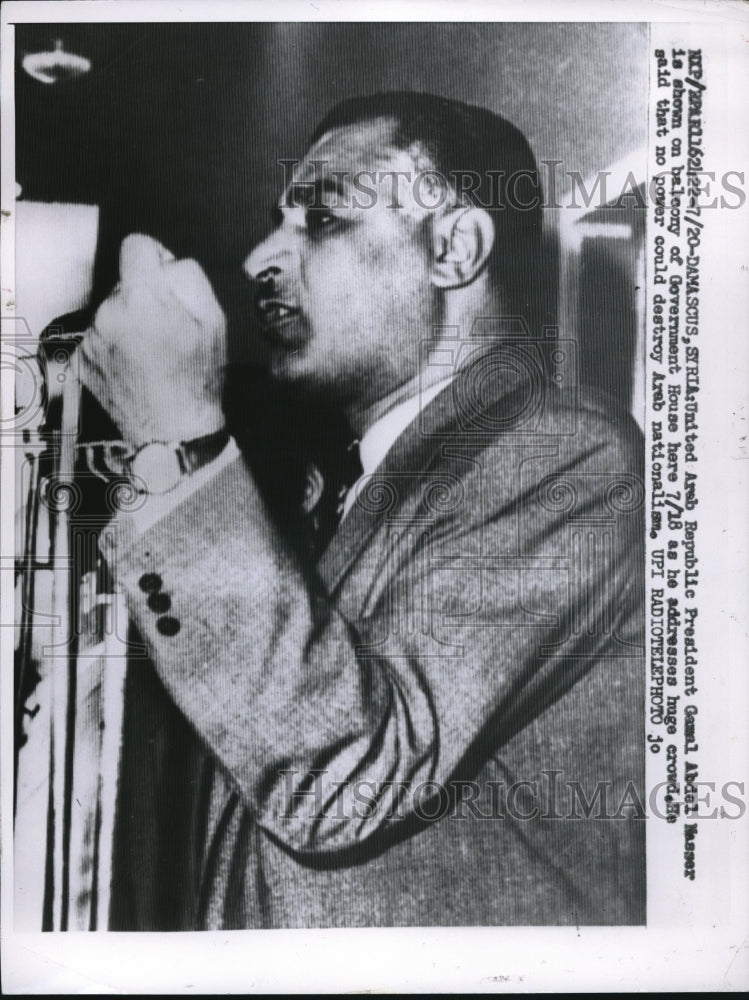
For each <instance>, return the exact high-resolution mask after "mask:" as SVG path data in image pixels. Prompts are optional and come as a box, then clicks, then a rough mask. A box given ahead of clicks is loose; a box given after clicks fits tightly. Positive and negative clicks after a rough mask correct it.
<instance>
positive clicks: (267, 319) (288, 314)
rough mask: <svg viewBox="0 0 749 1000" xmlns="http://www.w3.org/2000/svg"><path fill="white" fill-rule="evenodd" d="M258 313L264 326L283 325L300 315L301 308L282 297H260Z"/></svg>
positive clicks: (257, 304) (257, 303)
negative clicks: (281, 298) (289, 303)
mask: <svg viewBox="0 0 749 1000" xmlns="http://www.w3.org/2000/svg"><path fill="white" fill-rule="evenodd" d="M255 305H256V309H257V314H258V316H259V318H260V320H261V322H262V323H263V325H264V326H281V325H282V324H283V323H284V322H286V321H287V320H290V319H293V318H294V317H295V316H298V315H299V310H298V309H295V308H294V307H293V306H290V305H288V303H286V302H282V301H281V300H280V299H258V300H257V302H256V304H255Z"/></svg>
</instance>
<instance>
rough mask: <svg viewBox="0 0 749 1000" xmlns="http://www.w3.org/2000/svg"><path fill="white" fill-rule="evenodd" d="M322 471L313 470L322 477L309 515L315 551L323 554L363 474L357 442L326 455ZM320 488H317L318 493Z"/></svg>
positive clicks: (313, 487) (351, 442)
mask: <svg viewBox="0 0 749 1000" xmlns="http://www.w3.org/2000/svg"><path fill="white" fill-rule="evenodd" d="M321 466H322V468H321V469H320V470H319V472H318V470H317V468H314V471H313V485H312V489H313V490H314V489H315V486H314V474H315V473H317V475H320V476H321V477H322V488H321V492H320V493H319V499H318V500H317V502H316V503H315V504H314V505H313V506H312V508H311V510H310V513H309V516H310V520H311V524H312V528H313V533H314V550H315V552H316V553H317V554H320V553H321V552H322V551H323V550H324V549H325V548H326V547H327V545H328V542H329V541H330V539H331V538H332V537H333V535H334V534H335V531H336V529H337V527H338V525H339V524H340V522H341V518H342V517H343V509H344V505H345V503H346V497H347V496H348V493H349V490H350V489H351V487H352V486H353V485H354V483H355V482H356V481H357V479H359V477H360V476H361V475H362V473H363V471H364V470H363V469H362V464H361V458H360V456H359V442H358V440H356V439H355V440H353V441H350V442H349V444H348V445H347V446H346V448H345V449H343V450H340V451H337V452H335V453H333V454H332V455H329V456H327V459H326V461H325V463H324V465H323V463H321ZM319 490H320V487H319V486H318V492H319Z"/></svg>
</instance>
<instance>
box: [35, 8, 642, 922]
mask: <svg viewBox="0 0 749 1000" xmlns="http://www.w3.org/2000/svg"><path fill="white" fill-rule="evenodd" d="M16 37H17V56H18V58H17V74H16V125H17V129H16V131H17V135H16V155H17V180H18V182H19V184H20V185H21V188H22V192H23V193H22V198H23V200H28V201H35V202H42V203H44V202H53V201H62V202H84V203H89V204H97V205H99V206H100V225H99V248H98V261H97V269H96V275H95V287H94V297H95V299H96V298H98V299H101V298H103V297H104V296H105V295H106V294H107V293H108V291H109V289H110V288H111V286H112V285H113V284H114V282H115V281H116V262H117V253H118V249H119V244H120V241H121V239H122V237H123V236H124V235H126V234H127V233H129V232H133V231H141V232H146V233H149V234H152V235H154V236H155V237H157V238H158V239H160V240H161V241H162V242H164V243H165V244H166V245H167V246H169V248H170V249H171V250H172V251H173V252H174V253H175V254H177V255H178V256H181V255H190V256H194V257H197V258H198V260H200V262H201V263H202V264H203V265H204V266H205V268H206V269H207V271H208V273H209V275H210V277H211V279H212V280H213V283H214V287H215V288H216V291H217V292H218V294H219V297H220V298H221V299H222V302H223V304H224V305H225V307H226V309H227V312H228V314H229V319H230V331H231V336H232V347H233V352H234V356H235V357H236V358H239V359H243V358H244V359H248V360H252V359H255V360H257V359H258V358H259V351H258V348H257V345H256V340H255V339H254V336H253V330H252V323H251V319H250V314H249V310H248V308H247V307H248V302H247V290H248V289H247V285H246V282H245V281H244V279H243V277H242V275H241V270H240V264H241V261H242V259H243V258H244V256H245V255H246V253H247V252H248V251H249V249H250V248H251V247H252V245H253V244H254V243H255V242H256V241H257V240H258V239H260V238H261V237H262V236H263V235H264V233H265V232H266V230H267V228H268V225H269V211H268V210H269V207H270V205H271V203H272V202H273V200H274V199H275V198H276V197H277V195H278V193H279V188H280V184H281V180H282V171H281V168H280V166H279V165H278V160H279V159H281V158H290V157H298V156H301V155H302V153H303V152H304V148H305V145H306V140H307V137H308V136H309V134H310V132H311V131H312V129H313V127H314V125H315V122H316V121H317V119H318V118H319V117H320V115H321V114H322V113H323V112H324V111H325V110H327V109H328V108H329V107H330V105H331V104H332V103H334V102H335V101H336V100H338V99H341V98H344V97H348V96H352V95H354V94H357V93H367V92H372V91H375V90H382V89H396V88H403V89H414V90H429V91H434V92H437V93H441V94H444V95H447V96H455V97H458V98H460V99H463V100H467V101H471V102H475V103H478V104H482V105H485V106H488V107H490V108H492V109H493V110H495V111H498V112H499V113H501V114H504V115H505V116H506V117H508V118H509V119H510V120H512V121H513V122H515V123H516V124H517V125H519V126H520V128H521V129H522V130H523V131H524V132H525V133H526V135H527V136H528V138H529V140H530V142H531V145H532V146H533V148H534V151H535V153H536V156H537V158H538V159H539V160H545V159H546V160H558V161H561V164H562V168H563V169H567V170H574V171H578V172H579V173H580V174H581V175H582V176H583V177H587V176H589V175H591V174H593V173H594V172H595V171H596V170H597V169H600V168H603V167H606V166H607V165H609V164H610V163H612V162H614V161H616V160H618V159H620V158H621V157H623V156H624V155H626V154H627V153H629V152H630V151H631V150H633V149H636V148H638V147H639V146H641V145H642V144H643V142H644V139H645V134H644V133H645V123H646V119H645V116H644V114H643V102H644V100H645V96H646V93H647V68H646V67H647V59H646V56H647V28H646V26H644V25H637V24H616V25H614V24H601V23H599V24H563V25H554V24H541V25H533V24H530V25H529V24H457V25H455V24H405V25H404V24H398V25H392V24H366V23H357V24H346V23H341V24H311V23H306V24H257V25H255V24H227V25H222V24H205V25H201V24H190V25H172V24H163V25H157V24H129V25H112V24H109V25H85V24H82V25H57V26H31V25H19V26H17V29H16ZM57 40H60V41H62V43H63V45H64V47H65V48H66V49H67V50H68V51H71V52H74V53H77V54H79V55H82V56H85V57H86V58H88V59H90V60H91V63H92V69H91V71H90V72H89V73H88V74H86V75H84V76H82V77H79V78H78V79H74V80H64V81H61V82H59V83H58V84H55V85H45V84H44V83H41V82H39V81H36V80H34V79H32V78H31V77H29V76H28V75H27V74H26V73H25V72H24V71H23V70H22V69H21V62H22V59H23V56H24V55H25V54H27V53H33V52H39V51H45V50H49V49H51V48H52V47H53V46H54V44H55V42H56V41H57ZM559 193H560V195H561V194H562V192H561V191H560V192H559ZM557 249H558V247H557V243H556V241H555V234H554V231H553V229H552V231H551V232H550V235H549V238H548V240H547V247H546V264H547V275H548V281H547V283H546V286H545V305H544V309H543V310H542V311H541V312H542V318H544V319H546V320H550V321H553V320H554V317H555V304H556V301H555V300H556V285H555V275H556V273H557V268H556V264H557V261H556V259H555V253H556V252H557ZM607 261H608V258H607V259H604V258H603V257H602V256H601V255H600V254H594V257H593V259H588V258H586V259H585V260H584V261H583V262H582V265H583V266H582V268H581V270H582V271H585V270H586V269H587V271H588V272H589V274H590V281H589V282H588V284H589V285H590V288H591V289H592V290H593V291H595V292H596V294H595V296H594V297H593V298H590V297H589V298H585V297H583V299H582V301H583V302H584V303H585V309H586V313H590V315H591V317H593V318H594V319H595V322H596V330H599V331H601V336H603V337H609V335H610V334H611V332H612V330H614V329H616V330H617V331H619V333H621V331H620V330H619V327H615V326H612V325H611V324H607V315H609V314H610V313H611V311H612V310H613V311H614V312H615V313H616V314H617V316H619V318H620V320H621V318H622V317H624V318H625V320H626V323H625V325H628V328H629V327H631V326H632V322H631V317H630V316H629V313H628V312H627V309H629V303H630V300H631V289H630V287H629V285H626V286H625V285H622V284H621V282H618V281H617V279H616V276H615V275H614V274H613V271H615V270H616V267H617V266H618V265H617V264H616V261H613V262H612V263H611V267H609V264H608V262H607ZM612 268H613V271H612ZM617 289H618V290H619V291H617ZM621 289H624V291H621ZM544 310H545V311H544ZM627 317H629V318H627ZM49 318H50V319H52V317H49ZM619 326H621V322H620V323H619ZM625 332H626V331H625ZM630 332H631V330H630ZM597 336H598V334H597ZM630 340H631V337H630ZM607 342H608V341H607ZM596 344H597V347H596V348H595V349H597V350H598V352H599V353H598V354H596V353H595V350H593V351H591V353H590V357H591V359H592V360H593V362H594V364H593V365H592V367H593V368H595V364H597V362H596V361H595V359H596V358H598V357H603V358H608V359H610V358H611V357H612V356H614V357H615V355H612V352H611V350H610V349H608V348H606V346H605V344H602V342H600V341H597V342H596ZM589 368H591V365H589ZM236 370H237V371H239V372H240V373H241V375H242V377H241V379H239V380H237V381H236V383H235V384H236V385H237V386H238V387H239V388H238V396H239V397H240V398H241V399H242V400H243V402H244V409H243V410H242V413H241V418H242V419H241V424H242V426H243V427H245V428H248V431H247V434H248V435H250V439H249V440H248V439H245V440H242V439H240V443H242V444H243V447H244V448H245V454H247V455H248V456H249V457H250V458H251V460H252V461H253V462H254V463H255V468H256V471H257V472H258V479H259V482H260V484H261V488H264V489H265V490H266V494H267V495H268V496H269V499H270V500H271V501H272V502H271V504H270V507H271V509H272V510H274V511H277V512H280V513H279V516H281V515H283V512H284V508H283V504H282V500H281V496H282V495H283V496H284V497H286V498H287V502H288V505H289V506H288V508H287V509H286V515H287V516H288V523H290V524H291V523H292V522H293V516H294V511H295V509H296V508H295V505H294V503H292V501H291V499H288V498H293V496H294V488H293V487H292V485H290V484H294V485H295V486H296V489H297V490H298V489H299V488H300V487H301V485H303V469H304V463H303V458H304V455H305V453H306V452H305V449H306V448H307V446H308V444H311V443H314V421H310V420H308V419H297V417H296V416H295V414H294V409H293V405H291V406H289V405H288V404H289V401H288V400H284V399H283V398H281V399H279V398H278V397H277V396H275V395H273V394H272V393H271V394H270V395H269V394H268V386H267V385H266V384H265V383H264V381H263V379H262V375H258V373H259V369H258V367H257V366H254V365H253V366H248V368H247V370H245V368H244V367H240V366H236ZM248 371H251V372H252V382H251V384H250V383H249V382H248V378H249V376H248V374H247V372H248ZM595 377H596V379H597V380H599V381H600V382H602V384H603V383H604V382H605V379H603V376H602V375H600V374H597V375H596V376H595ZM611 381H612V383H613V382H615V381H616V379H615V378H612V380H611ZM619 381H621V380H619ZM305 416H306V415H305ZM238 420H239V418H238ZM92 422H93V423H94V424H95V423H96V421H95V420H94V421H92ZM84 423H85V421H84ZM320 426H324V427H325V433H326V435H328V436H330V426H331V425H330V423H329V422H328V421H321V423H320ZM301 430H304V431H305V432H309V434H310V442H305V441H302V440H300V439H301V438H302V437H303V435H302V434H301ZM91 436H92V437H94V438H98V437H106V436H109V432H103V431H101V430H100V429H99V428H98V427H97V426H95V427H94V429H93V431H92V433H91ZM274 490H276V493H275V494H274V493H273V491H274ZM274 500H275V503H274V502H273V501H274ZM128 685H129V690H128V697H127V699H126V706H127V707H126V722H125V738H124V740H123V748H124V757H123V764H122V778H121V787H120V794H119V800H118V825H117V839H116V852H115V860H114V880H113V911H112V924H113V926H114V927H115V928H117V929H125V930H133V929H152V928H153V929H162V930H168V929H179V928H181V927H184V926H189V925H190V919H191V914H190V909H189V902H190V901H191V900H192V899H193V898H194V887H195V881H196V878H197V873H198V867H197V865H196V857H197V854H196V852H197V847H196V844H199V843H200V835H199V831H198V827H197V825H196V822H197V817H198V816H199V812H198V811H196V810H197V806H198V803H199V798H200V796H199V789H200V787H201V769H202V767H203V762H204V758H203V755H202V751H201V748H200V747H199V746H198V745H197V742H196V740H195V738H194V736H193V734H192V733H191V731H190V730H189V727H188V726H187V723H186V722H185V720H184V719H183V718H182V717H181V716H180V715H179V713H178V712H177V710H176V709H175V708H174V707H173V706H172V704H171V702H170V701H169V699H168V697H167V695H166V693H165V692H164V690H163V688H162V687H161V685H160V683H159V682H158V681H157V679H156V677H155V674H154V673H153V672H152V671H151V669H150V667H149V666H148V665H147V663H146V662H145V661H138V662H134V664H133V665H132V666H131V668H130V669H129V672H128Z"/></svg>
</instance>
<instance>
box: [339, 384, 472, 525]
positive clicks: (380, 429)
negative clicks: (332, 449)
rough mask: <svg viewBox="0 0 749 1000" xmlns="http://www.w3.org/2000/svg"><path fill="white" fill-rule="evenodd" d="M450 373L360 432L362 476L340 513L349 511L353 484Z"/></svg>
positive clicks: (370, 468)
mask: <svg viewBox="0 0 749 1000" xmlns="http://www.w3.org/2000/svg"><path fill="white" fill-rule="evenodd" d="M454 377H455V376H454V374H453V375H448V376H447V378H443V379H440V381H439V382H435V383H434V385H430V386H429V388H428V389H424V390H421V391H419V392H417V393H416V394H415V395H413V396H409V398H408V399H404V400H403V402H402V403H398V404H397V405H396V406H394V407H393V408H392V409H390V410H388V411H387V413H384V414H383V415H382V416H381V417H380V418H379V419H378V420H375V422H374V423H373V424H372V426H371V427H369V428H368V429H367V431H366V432H365V433H364V434H363V435H362V439H361V441H360V442H359V458H360V459H361V465H362V469H363V472H362V475H361V477H360V478H359V479H358V480H357V481H356V483H355V484H354V486H353V487H352V488H351V489H350V490H349V492H348V495H347V496H346V500H345V503H344V505H343V516H344V517H345V516H346V514H347V513H348V512H349V510H350V509H351V507H352V506H353V503H354V500H355V498H356V487H357V486H358V485H359V483H360V482H361V480H362V479H363V478H364V477H365V476H369V475H371V474H372V473H373V472H374V471H375V470H376V469H377V467H378V466H379V465H380V464H381V462H382V461H383V459H384V458H385V456H386V455H387V453H388V452H389V451H390V449H391V448H392V446H393V445H394V444H395V442H396V441H397V440H398V438H399V437H400V436H401V434H402V433H403V431H404V430H405V429H406V427H408V425H409V424H410V423H411V422H412V421H413V420H415V419H416V417H417V416H418V415H419V413H421V411H422V410H423V409H424V407H425V406H427V404H428V403H430V402H431V401H432V400H433V399H434V397H435V396H437V395H438V394H439V393H440V392H441V391H442V390H443V389H444V388H445V387H446V386H447V385H449V384H450V382H452V380H453V378H454Z"/></svg>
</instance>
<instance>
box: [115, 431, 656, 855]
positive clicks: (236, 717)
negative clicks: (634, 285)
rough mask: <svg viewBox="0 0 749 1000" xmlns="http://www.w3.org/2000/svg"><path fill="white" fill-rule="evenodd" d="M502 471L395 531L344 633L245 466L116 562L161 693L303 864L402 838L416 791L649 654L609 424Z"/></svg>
mask: <svg viewBox="0 0 749 1000" xmlns="http://www.w3.org/2000/svg"><path fill="white" fill-rule="evenodd" d="M508 453H509V452H508V451H507V450H506V449H505V450H504V451H503V450H502V449H499V450H493V451H492V450H489V451H486V452H483V453H482V454H481V455H480V456H479V461H478V462H477V463H474V466H475V467H476V471H475V474H474V476H473V479H471V477H467V478H466V479H465V480H464V481H463V482H462V483H461V489H462V491H463V502H462V505H460V508H459V509H455V505H452V507H451V505H450V504H444V505H443V507H444V514H443V516H441V517H439V518H438V519H437V521H436V523H434V524H433V525H432V527H431V528H430V530H429V532H418V531H416V532H414V531H411V530H407V529H406V528H405V527H400V528H399V529H398V530H397V531H396V532H394V533H393V534H392V537H391V538H390V539H389V541H388V543H387V544H383V545H382V546H380V548H379V549H378V550H377V555H376V557H371V556H370V558H371V565H368V567H367V573H366V574H365V576H366V579H367V585H366V587H363V588H362V591H361V600H360V602H359V607H358V610H357V611H356V613H355V614H352V612H351V611H350V610H349V617H348V618H347V617H346V614H345V613H344V611H343V610H342V608H341V606H340V602H339V601H338V600H337V599H335V598H334V599H331V598H329V596H328V595H327V594H326V592H325V590H324V588H323V587H322V586H321V585H318V584H316V583H314V582H312V583H311V582H310V581H309V580H308V579H305V576H304V575H303V573H302V572H301V570H300V568H299V567H298V565H297V563H296V561H295V559H294V556H293V554H292V553H291V552H290V551H288V549H287V547H286V546H285V545H284V542H283V541H282V539H281V538H280V537H279V536H278V534H277V533H276V531H275V530H274V527H273V525H272V522H271V520H270V519H269V517H268V515H267V513H266V511H265V510H264V507H263V503H262V500H261V498H260V496H259V494H258V491H257V489H256V486H255V484H254V482H253V479H252V476H251V474H250V473H249V472H248V470H247V469H246V467H245V464H244V462H243V461H242V460H241V459H239V460H237V461H235V462H233V463H232V464H231V465H230V466H229V467H228V468H226V469H224V470H223V471H222V472H221V473H220V474H219V475H218V476H217V477H216V478H215V479H214V480H213V481H211V482H210V483H208V484H207V485H205V486H204V487H202V488H201V489H200V490H198V491H197V492H196V493H194V494H193V495H192V496H190V497H189V498H188V499H187V500H185V501H184V502H183V503H182V504H181V505H180V506H179V507H178V508H177V509H176V510H174V511H172V512H171V513H170V514H168V515H167V516H166V517H165V518H164V519H163V520H161V521H160V522H159V523H158V524H156V525H155V526H153V527H151V528H150V529H149V530H148V531H147V532H146V533H145V534H143V535H142V536H141V537H139V538H138V539H137V540H135V541H133V542H131V543H130V544H128V545H124V544H123V545H121V546H120V547H119V549H118V552H117V559H116V574H117V577H118V581H119V583H120V585H121V586H122V587H123V588H124V589H125V591H126V594H127V598H128V605H129V609H130V612H131V614H132V616H133V617H134V619H135V621H136V623H137V625H138V627H139V629H140V631H141V633H142V635H143V636H144V638H145V640H146V642H147V644H148V646H149V651H150V653H151V655H152V657H153V660H154V662H155V665H156V669H157V671H158V673H159V675H160V677H161V679H162V681H163V683H164V684H165V686H166V688H167V690H168V691H169V692H170V694H171V696H172V698H173V699H174V701H175V702H176V704H177V705H178V706H179V708H180V709H181V710H182V712H183V713H184V714H185V716H186V717H187V718H188V719H189V720H190V722H191V723H192V725H193V726H194V727H195V729H196V730H197V731H198V733H199V734H200V736H201V737H202V739H203V740H204V741H205V743H206V744H207V745H208V747H209V748H210V750H211V751H212V753H213V754H214V755H215V757H216V758H217V759H218V760H219V761H220V763H221V764H222V765H223V767H224V768H225V769H226V771H227V772H228V774H229V775H230V777H231V779H232V780H233V782H234V783H235V785H236V787H237V789H238V790H239V792H240V794H241V796H242V797H243V799H244V801H245V802H246V804H247V805H248V807H249V808H250V809H251V810H252V811H253V813H254V814H255V817H256V819H257V822H258V823H259V824H260V826H261V827H262V828H264V829H265V830H266V832H268V833H269V834H271V835H272V836H273V837H274V838H276V839H278V840H279V841H280V842H282V843H283V844H284V845H285V846H286V847H287V849H290V850H292V851H294V852H298V853H300V854H315V855H323V854H327V853H330V852H338V851H341V850H345V849H347V848H351V847H354V846H356V845H358V844H360V843H361V842H362V841H364V840H366V839H367V838H368V837H370V836H371V835H373V834H375V833H377V835H378V837H382V836H384V837H385V838H387V837H388V836H389V835H391V834H393V835H397V832H398V830H399V829H402V826H403V824H402V823H400V822H396V820H398V821H400V820H402V819H403V818H404V816H408V814H409V811H410V810H412V809H413V804H414V802H415V801H416V799H415V798H414V796H413V795H412V794H409V791H411V792H412V791H413V788H414V787H415V786H416V785H422V786H423V787H424V788H425V789H427V788H429V787H432V786H431V785H427V784H425V783H432V782H434V783H438V784H436V785H434V786H433V787H434V788H437V787H438V786H439V785H441V786H443V787H447V785H448V783H449V782H450V780H451V779H452V778H454V777H455V776H460V775H461V774H462V773H465V774H466V775H468V776H469V777H470V773H469V772H470V767H471V763H470V762H471V761H472V760H475V759H476V756H475V755H476V754H477V753H478V754H479V756H480V755H482V754H483V755H484V756H485V755H486V752H494V751H495V750H496V748H501V746H502V744H503V743H504V742H506V741H507V740H508V739H509V738H510V737H511V736H512V735H514V734H515V733H517V732H518V731H519V730H520V729H522V727H523V726H524V725H525V724H526V723H527V722H528V721H529V720H531V719H533V718H534V717H536V716H537V715H538V714H539V713H540V712H542V711H543V710H544V708H545V707H547V706H548V705H550V704H552V703H553V702H554V701H556V700H557V699H559V698H560V697H564V696H565V694H566V692H568V691H569V690H570V689H571V688H572V687H573V686H574V684H575V681H576V680H577V679H578V678H579V677H580V676H582V674H584V673H585V672H586V671H588V670H590V669H610V670H611V671H612V691H613V690H615V689H616V683H617V673H616V671H618V670H621V667H622V663H623V662H627V661H629V662H631V660H632V658H633V657H634V658H638V657H639V656H641V652H642V650H641V647H640V646H639V645H638V643H639V642H640V641H641V640H640V637H639V634H638V627H639V623H640V616H641V598H640V595H639V591H638V584H639V582H640V581H641V579H642V572H641V569H640V568H639V559H640V558H641V547H642V533H641V523H640V522H641V517H642V509H641V500H642V497H641V493H638V490H641V483H640V484H639V485H638V483H637V478H638V477H637V475H636V473H635V472H634V470H635V468H636V467H637V463H636V459H635V458H634V457H633V454H632V451H631V449H630V448H629V447H628V446H627V445H626V443H625V444H623V443H622V440H621V438H619V437H617V434H616V433H615V432H613V431H612V429H611V426H609V427H607V428H606V429H605V432H601V433H600V434H598V435H597V436H595V437H594V438H593V439H591V440H589V441H588V443H587V444H586V446H585V447H584V448H580V447H577V448H574V449H573V448H570V447H568V446H565V448H564V449H563V450H562V453H560V452H559V449H557V451H556V452H555V453H554V454H549V453H548V449H547V450H546V451H544V450H543V449H541V450H540V452H539V453H538V454H536V453H535V452H533V450H531V451H530V452H527V451H523V450H522V449H521V450H520V451H518V452H517V454H516V455H515V458H514V459H513V460H512V463H510V460H509V459H508V458H507V454H508ZM617 477H618V479H617ZM479 480H480V492H481V494H482V497H481V500H480V501H479V499H478V497H477V496H473V491H478V490H479V485H478V483H479ZM617 483H618V486H617ZM421 801H422V802H423V799H422V800H421Z"/></svg>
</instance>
